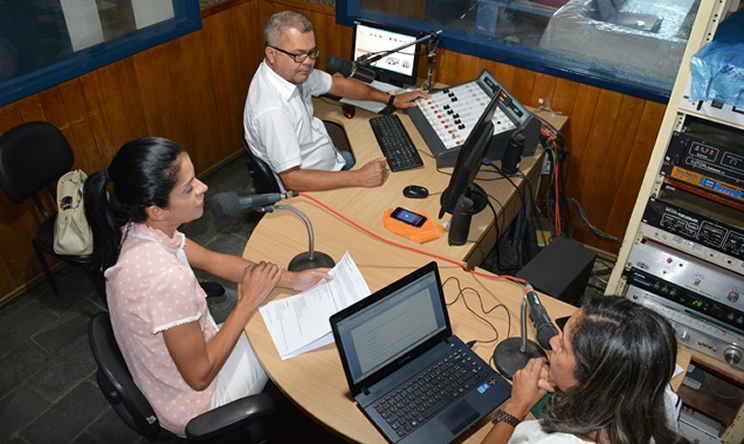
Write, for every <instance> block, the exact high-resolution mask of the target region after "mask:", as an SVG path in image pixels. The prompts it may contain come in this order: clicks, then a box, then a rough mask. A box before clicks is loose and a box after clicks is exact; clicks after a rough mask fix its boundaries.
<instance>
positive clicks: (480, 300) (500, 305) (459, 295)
mask: <svg viewBox="0 0 744 444" xmlns="http://www.w3.org/2000/svg"><path fill="white" fill-rule="evenodd" d="M450 280H453V281H455V283H456V285H457V291H458V292H457V296H455V299H454V300H453V301H452V302H446V301H445V304H446V305H447V306H450V305H453V304H455V303H456V302H457V301H458V300H459V299H460V298H462V302H463V304H465V308H467V309H468V311H469V312H470V313H472V314H473V316H475V317H476V318H478V319H479V320H481V321H483V322H484V323H485V324H487V325H488V326H489V327H491V329H492V330H493V332H494V335H495V337H494V338H493V339H488V340H481V339H474V340H472V341H469V342H468V343H470V342H474V343H478V342H480V343H481V344H492V343H494V342H497V341H498V340H499V337H500V335H499V331H498V329H497V328H496V326H495V325H493V323H491V321H489V320H488V319H486V318H485V317H484V316H481V315H480V314H478V313H477V312H476V311H475V310H473V308H472V307H470V305H468V300H467V298H466V297H465V292H466V291H471V292H473V293H474V294H475V295H476V296H477V297H478V305H479V306H480V310H481V312H482V313H483V314H484V315H489V314H491V312H493V311H494V310H496V309H498V308H503V309H504V311H505V312H506V317H507V319H508V321H507V337H509V333H511V313H510V312H509V309H508V308H507V307H506V305H504V304H503V303H497V304H496V305H494V306H493V307H491V308H490V309H486V308H485V306H484V305H483V298H482V297H481V295H480V293H479V292H478V290H476V289H475V288H473V287H464V288H463V287H462V286H461V284H460V280H459V279H458V278H456V277H454V276H453V277H449V278H447V279H446V280H445V281H444V282H443V283H442V287H444V286H445V285H447V283H448V282H449V281H450Z"/></svg>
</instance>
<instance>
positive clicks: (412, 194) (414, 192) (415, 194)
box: [403, 185, 429, 199]
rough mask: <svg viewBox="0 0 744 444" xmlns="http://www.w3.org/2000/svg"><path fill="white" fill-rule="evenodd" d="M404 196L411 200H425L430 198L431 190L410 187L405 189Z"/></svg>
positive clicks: (414, 186) (418, 186) (419, 186)
mask: <svg viewBox="0 0 744 444" xmlns="http://www.w3.org/2000/svg"><path fill="white" fill-rule="evenodd" d="M403 195H404V196H406V197H407V198H409V199H423V198H425V197H427V196H429V190H427V189H426V188H424V187H422V186H421V185H408V186H407V187H405V188H403Z"/></svg>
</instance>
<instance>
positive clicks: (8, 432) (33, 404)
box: [0, 384, 52, 442]
mask: <svg viewBox="0 0 744 444" xmlns="http://www.w3.org/2000/svg"><path fill="white" fill-rule="evenodd" d="M51 405H52V404H51V403H50V402H49V401H47V400H46V399H44V398H43V397H42V396H41V395H39V394H38V393H37V392H36V391H35V390H33V389H32V388H31V387H29V386H28V384H23V385H21V386H20V387H18V388H17V389H16V390H14V391H13V392H12V393H10V394H9V395H7V396H6V397H4V398H3V399H0V442H8V440H9V439H10V438H11V437H12V436H13V435H15V434H16V433H18V432H19V431H20V430H22V429H23V428H24V427H26V426H27V425H28V424H29V423H31V422H32V421H33V420H34V419H36V418H37V417H39V415H41V414H42V413H43V412H44V411H45V410H47V409H48V408H49V407H50V406H51Z"/></svg>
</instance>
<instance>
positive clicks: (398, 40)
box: [351, 21, 419, 86]
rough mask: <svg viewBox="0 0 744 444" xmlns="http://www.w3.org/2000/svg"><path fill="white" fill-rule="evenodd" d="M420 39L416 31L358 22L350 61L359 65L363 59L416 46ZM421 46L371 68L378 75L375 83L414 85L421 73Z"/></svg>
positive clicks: (389, 57) (374, 64) (392, 56)
mask: <svg viewBox="0 0 744 444" xmlns="http://www.w3.org/2000/svg"><path fill="white" fill-rule="evenodd" d="M418 38H419V33H418V32H417V31H406V30H402V29H396V28H393V27H391V26H388V25H380V24H376V23H372V22H364V21H357V22H355V23H354V43H353V45H352V54H351V59H352V60H354V61H357V60H358V59H359V57H362V56H364V57H374V56H375V55H378V54H381V53H382V52H384V51H388V50H391V49H395V48H398V47H400V46H403V45H405V44H409V43H412V42H415V41H416V40H417V39H418ZM418 46H419V45H418V44H414V45H411V46H409V47H407V48H404V49H401V50H400V51H398V52H395V53H392V54H389V55H387V56H384V57H382V58H380V59H379V60H377V61H375V62H373V63H372V64H371V65H369V67H370V68H372V69H373V70H374V71H375V73H376V74H377V75H376V80H379V81H381V82H385V83H390V84H392V85H397V86H403V85H414V84H415V83H416V73H417V72H418V62H419V54H418Z"/></svg>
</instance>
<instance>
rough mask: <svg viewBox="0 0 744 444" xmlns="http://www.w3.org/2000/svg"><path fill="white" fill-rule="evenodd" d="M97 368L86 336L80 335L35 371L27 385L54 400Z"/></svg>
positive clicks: (46, 397)
mask: <svg viewBox="0 0 744 444" xmlns="http://www.w3.org/2000/svg"><path fill="white" fill-rule="evenodd" d="M97 368H98V367H97V365H96V362H95V360H94V359H93V355H92V353H91V352H90V346H89V345H88V338H87V337H86V336H82V337H79V338H78V339H77V341H76V342H75V343H74V344H72V345H71V346H68V347H66V348H65V349H64V351H63V352H61V353H60V354H59V355H57V357H56V358H55V359H54V360H53V361H52V362H50V363H49V364H48V365H47V366H46V367H44V368H43V369H41V370H39V371H38V372H36V373H35V374H34V375H33V377H32V378H31V380H30V381H29V385H30V386H31V387H33V388H34V389H35V390H36V391H37V392H39V393H40V394H41V395H42V396H43V397H44V398H45V399H47V400H49V401H52V402H55V401H57V400H59V399H60V398H62V397H63V396H64V395H66V394H67V393H69V392H70V391H72V389H73V388H75V387H76V386H77V385H78V384H80V383H81V382H83V381H84V380H85V379H87V378H88V377H90V376H91V375H93V374H94V373H95V372H96V370H97Z"/></svg>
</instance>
